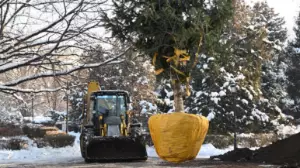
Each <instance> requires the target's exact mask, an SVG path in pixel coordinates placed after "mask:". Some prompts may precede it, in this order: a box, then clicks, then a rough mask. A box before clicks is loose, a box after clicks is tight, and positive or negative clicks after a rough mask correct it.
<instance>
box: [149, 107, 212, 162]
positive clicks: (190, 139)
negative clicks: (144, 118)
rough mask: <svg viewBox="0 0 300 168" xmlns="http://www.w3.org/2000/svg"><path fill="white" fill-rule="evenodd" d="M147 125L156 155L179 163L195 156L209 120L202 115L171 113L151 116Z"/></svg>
mask: <svg viewBox="0 0 300 168" xmlns="http://www.w3.org/2000/svg"><path fill="white" fill-rule="evenodd" d="M148 125H149V129H150V134H151V138H152V141H153V143H154V147H155V150H156V152H157V154H158V156H159V157H160V158H162V159H164V160H166V161H169V162H174V163H179V162H183V161H187V160H193V159H195V158H196V156H197V154H198V152H199V151H200V148H201V146H202V143H203V141H204V139H205V136H206V133H207V131H208V126H209V122H208V120H207V118H205V117H203V116H198V115H194V114H186V113H171V114H158V115H153V116H151V117H150V119H149V122H148Z"/></svg>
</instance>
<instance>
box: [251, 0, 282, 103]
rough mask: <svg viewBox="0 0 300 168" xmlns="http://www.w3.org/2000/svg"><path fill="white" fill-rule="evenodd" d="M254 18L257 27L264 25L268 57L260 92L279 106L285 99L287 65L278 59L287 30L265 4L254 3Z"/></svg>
mask: <svg viewBox="0 0 300 168" xmlns="http://www.w3.org/2000/svg"><path fill="white" fill-rule="evenodd" d="M253 12H254V14H255V16H256V17H254V18H253V19H252V21H253V22H255V23H256V24H257V25H265V27H266V29H267V37H266V38H265V39H264V40H265V42H267V43H269V45H268V46H267V49H266V51H267V54H268V57H267V59H266V60H264V62H263V67H262V92H263V95H264V97H266V98H268V99H269V101H270V102H271V103H272V104H275V105H280V107H282V108H283V104H280V100H283V99H284V98H285V97H286V82H285V81H286V76H285V74H284V73H285V70H286V67H287V65H286V64H285V63H284V62H283V61H282V60H281V59H280V58H281V57H282V56H283V55H284V53H283V48H284V43H285V42H286V40H287V29H286V28H285V27H284V24H285V20H284V18H283V17H281V16H279V14H278V13H276V12H275V11H274V9H273V8H270V7H269V6H268V4H267V3H266V2H259V3H256V4H255V5H254V7H253Z"/></svg>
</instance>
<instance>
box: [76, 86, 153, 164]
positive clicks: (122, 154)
mask: <svg viewBox="0 0 300 168" xmlns="http://www.w3.org/2000/svg"><path fill="white" fill-rule="evenodd" d="M129 103H130V99H129V94H128V92H126V91H122V90H101V89H100V86H99V83H98V82H96V81H91V82H89V83H88V92H87V94H86V95H85V98H84V103H83V104H84V108H83V114H82V126H81V135H80V149H81V155H82V157H83V158H84V159H85V161H86V162H91V161H124V160H126V161H127V160H147V158H148V156H147V151H146V146H145V144H144V143H143V141H142V138H141V124H140V123H138V122H132V121H134V120H132V119H131V118H130V117H131V115H130V113H129V108H128V107H129Z"/></svg>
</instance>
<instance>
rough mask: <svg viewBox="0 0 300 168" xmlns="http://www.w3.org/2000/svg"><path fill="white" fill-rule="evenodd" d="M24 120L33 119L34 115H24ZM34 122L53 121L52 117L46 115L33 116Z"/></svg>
mask: <svg viewBox="0 0 300 168" xmlns="http://www.w3.org/2000/svg"><path fill="white" fill-rule="evenodd" d="M24 120H28V121H32V117H24ZM33 121H34V123H37V124H40V123H46V122H50V121H52V119H51V117H44V116H35V117H33Z"/></svg>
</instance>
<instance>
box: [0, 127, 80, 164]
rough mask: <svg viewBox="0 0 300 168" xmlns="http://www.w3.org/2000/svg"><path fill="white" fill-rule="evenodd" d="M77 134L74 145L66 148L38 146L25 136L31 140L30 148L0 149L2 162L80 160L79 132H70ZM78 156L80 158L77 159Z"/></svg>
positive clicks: (0, 161)
mask: <svg viewBox="0 0 300 168" xmlns="http://www.w3.org/2000/svg"><path fill="white" fill-rule="evenodd" d="M69 134H72V135H74V136H76V139H75V143H74V145H73V146H68V147H65V148H51V147H46V148H37V147H36V146H34V145H33V141H32V140H30V139H29V138H25V137H24V139H26V140H28V141H29V147H28V149H24V150H19V151H12V150H0V163H34V162H47V163H49V162H68V161H71V160H74V159H75V160H80V159H82V158H81V153H80V147H79V134H78V133H74V132H70V133H69ZM76 158H78V159H76Z"/></svg>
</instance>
